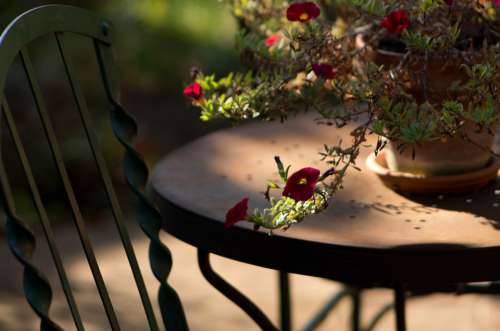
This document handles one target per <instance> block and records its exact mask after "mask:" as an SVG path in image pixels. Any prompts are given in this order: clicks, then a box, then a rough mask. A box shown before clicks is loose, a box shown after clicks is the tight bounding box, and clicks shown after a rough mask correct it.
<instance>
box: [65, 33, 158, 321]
mask: <svg viewBox="0 0 500 331" xmlns="http://www.w3.org/2000/svg"><path fill="white" fill-rule="evenodd" d="M56 40H57V45H58V49H59V54H60V55H61V59H62V61H63V64H64V68H65V71H66V74H67V77H68V80H69V82H70V86H71V90H72V93H73V96H74V98H75V104H76V108H77V110H78V113H79V115H80V119H81V121H82V124H83V128H84V130H85V134H86V136H87V139H88V142H89V145H90V148H91V150H92V154H93V157H94V160H95V162H96V165H97V168H98V170H99V174H100V176H101V180H102V182H103V185H104V189H105V191H106V195H107V197H108V201H109V204H110V206H111V212H112V214H113V218H114V221H115V224H116V227H117V230H118V233H119V235H120V239H121V241H122V244H123V247H124V249H125V254H126V256H127V259H128V261H129V264H130V267H131V269H132V274H133V276H134V279H135V282H136V285H137V288H138V291H139V296H140V298H141V301H142V304H143V306H144V310H145V312H146V317H147V319H148V323H149V326H150V328H151V330H152V331H158V330H159V328H158V323H157V321H156V318H155V315H154V312H153V307H152V305H151V300H150V298H149V294H148V292H147V289H146V285H145V283H144V279H143V277H142V274H141V271H140V269H139V263H138V262H137V257H136V255H135V253H134V249H133V247H132V243H131V241H130V236H129V234H128V232H127V229H126V228H125V225H124V224H123V215H122V211H121V208H120V204H119V202H118V198H117V197H116V193H115V190H114V187H113V183H112V181H111V177H110V175H109V172H108V169H107V167H106V164H105V162H104V158H103V157H102V155H101V153H100V149H99V146H97V139H96V137H95V133H94V128H93V126H92V123H91V120H90V116H89V113H88V108H87V103H86V101H85V98H84V96H83V93H82V89H81V87H80V83H79V81H78V79H77V76H76V74H75V70H74V68H73V64H72V61H71V58H70V57H69V56H66V51H65V46H64V34H63V33H56Z"/></svg>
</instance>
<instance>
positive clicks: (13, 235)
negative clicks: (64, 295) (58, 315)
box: [0, 159, 63, 331]
mask: <svg viewBox="0 0 500 331" xmlns="http://www.w3.org/2000/svg"><path fill="white" fill-rule="evenodd" d="M0 186H1V188H2V199H3V204H4V207H5V208H4V209H5V214H6V225H5V235H6V237H7V243H8V245H9V248H10V250H11V251H12V254H14V256H15V257H16V258H17V260H19V262H20V263H21V264H22V265H23V268H24V270H23V288H24V293H25V296H26V299H27V300H28V303H29V304H30V306H31V307H32V309H33V310H34V311H35V313H36V314H37V315H38V317H39V318H40V330H41V331H62V330H63V329H62V328H61V327H60V326H59V325H57V324H56V322H54V321H53V320H52V319H51V318H50V316H49V310H50V306H51V304H52V288H51V287H50V283H49V281H48V279H47V277H46V276H45V275H44V274H43V273H42V272H41V271H40V270H39V269H38V268H37V267H36V266H35V265H34V264H33V253H34V251H35V247H36V241H35V236H34V234H33V232H32V231H31V230H30V229H29V227H28V225H27V224H26V223H25V222H24V221H22V220H21V219H20V218H18V217H17V216H16V212H15V203H14V198H13V195H12V189H11V186H10V183H9V180H8V177H7V173H6V170H5V166H4V164H3V159H0Z"/></svg>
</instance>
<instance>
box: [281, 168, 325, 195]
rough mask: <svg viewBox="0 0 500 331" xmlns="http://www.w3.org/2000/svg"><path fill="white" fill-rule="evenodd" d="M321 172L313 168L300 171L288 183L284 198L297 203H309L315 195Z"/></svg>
mask: <svg viewBox="0 0 500 331" xmlns="http://www.w3.org/2000/svg"><path fill="white" fill-rule="evenodd" d="M318 178H319V170H318V169H315V168H311V167H306V168H303V169H300V170H299V171H297V172H296V173H294V174H293V175H291V176H290V177H289V178H288V180H287V181H286V185H285V189H284V190H283V196H286V197H289V198H292V199H294V200H295V201H307V200H309V199H310V198H311V197H312V196H313V195H314V189H315V188H316V183H317V182H318Z"/></svg>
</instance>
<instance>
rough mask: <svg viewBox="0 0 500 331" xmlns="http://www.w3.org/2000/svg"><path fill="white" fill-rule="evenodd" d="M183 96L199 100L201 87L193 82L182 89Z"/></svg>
mask: <svg viewBox="0 0 500 331" xmlns="http://www.w3.org/2000/svg"><path fill="white" fill-rule="evenodd" d="M184 96H185V97H188V98H191V99H194V100H199V99H200V98H201V97H202V96H203V89H202V88H201V85H200V84H198V83H193V84H191V85H188V86H187V87H186V88H185V89H184Z"/></svg>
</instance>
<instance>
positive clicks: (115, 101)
mask: <svg viewBox="0 0 500 331" xmlns="http://www.w3.org/2000/svg"><path fill="white" fill-rule="evenodd" d="M94 45H95V49H96V53H97V59H98V63H99V69H100V72H101V77H102V80H103V83H104V87H105V90H106V94H107V97H108V102H109V104H110V107H111V123H112V127H113V131H114V133H115V135H116V138H117V139H118V141H119V142H120V143H121V144H122V146H123V148H125V157H124V159H123V169H124V173H125V178H126V180H127V183H128V185H129V187H130V189H131V190H132V192H133V193H134V194H135V196H136V197H137V200H138V202H139V204H138V217H137V222H138V223H139V225H140V227H141V228H142V230H143V232H144V233H145V234H146V236H148V238H149V240H150V244H149V263H150V265H151V270H152V271H153V274H154V276H155V278H156V279H157V280H158V282H159V283H160V289H159V292H158V302H159V305H160V310H161V314H162V318H163V323H164V324H165V326H166V328H167V330H172V331H173V330H175V331H187V330H189V327H188V324H187V321H186V316H185V313H184V309H183V308H182V304H181V301H180V298H179V296H178V295H177V292H176V291H175V290H174V289H173V288H172V286H170V284H169V283H168V277H169V275H170V272H171V270H172V264H173V261H172V255H171V253H170V250H169V249H168V247H167V246H166V245H165V244H163V242H162V241H161V239H160V231H161V223H162V219H161V215H160V212H159V211H158V208H157V207H156V206H155V205H154V203H153V202H152V200H151V198H150V197H148V196H147V195H146V194H145V186H146V183H147V180H148V174H149V172H148V167H147V166H146V163H145V162H144V160H143V159H142V157H141V155H140V154H139V153H138V152H137V151H136V150H135V149H134V147H133V146H132V141H133V139H134V138H135V136H136V134H137V124H136V122H135V120H134V119H133V118H132V117H131V116H130V115H129V114H128V113H127V112H126V111H125V110H124V109H123V107H122V106H121V105H120V103H119V96H118V91H119V88H118V80H117V77H116V71H117V70H116V67H115V64H114V63H115V61H114V56H113V50H112V48H111V47H109V46H107V45H106V44H105V43H102V42H100V41H98V40H94Z"/></svg>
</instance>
